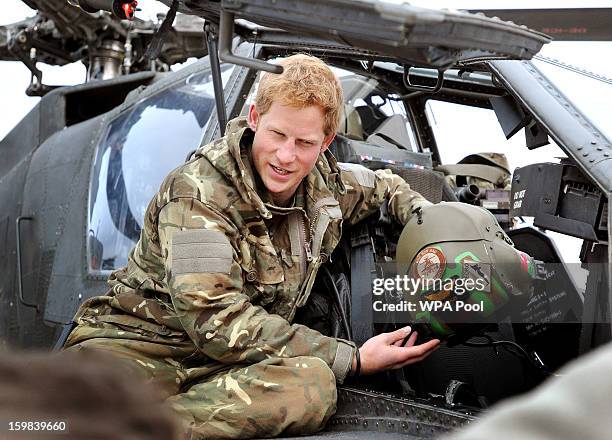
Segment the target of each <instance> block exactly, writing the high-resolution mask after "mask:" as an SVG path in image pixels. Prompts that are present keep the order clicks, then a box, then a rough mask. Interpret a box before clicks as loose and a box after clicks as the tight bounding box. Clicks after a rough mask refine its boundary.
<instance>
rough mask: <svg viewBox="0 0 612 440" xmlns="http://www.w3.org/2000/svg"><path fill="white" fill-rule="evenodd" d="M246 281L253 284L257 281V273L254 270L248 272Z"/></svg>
mask: <svg viewBox="0 0 612 440" xmlns="http://www.w3.org/2000/svg"><path fill="white" fill-rule="evenodd" d="M246 279H247V281H249V282H253V281H255V280H256V279H257V272H255V271H254V270H252V271H250V272H249V273H248V274H247V276H246Z"/></svg>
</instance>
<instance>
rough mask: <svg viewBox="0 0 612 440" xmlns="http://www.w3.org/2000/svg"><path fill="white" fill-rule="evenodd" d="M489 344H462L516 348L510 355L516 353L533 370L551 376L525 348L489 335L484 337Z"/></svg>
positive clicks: (466, 344) (465, 342)
mask: <svg viewBox="0 0 612 440" xmlns="http://www.w3.org/2000/svg"><path fill="white" fill-rule="evenodd" d="M484 336H485V337H486V338H487V339H488V340H489V342H483V343H479V342H468V341H464V342H462V344H463V345H465V346H468V347H493V348H496V347H497V346H502V347H506V349H508V348H509V347H512V348H515V349H516V350H517V351H516V352H515V351H513V350H508V351H509V352H510V353H514V354H517V355H520V356H522V357H523V358H525V359H526V360H527V362H528V363H529V365H531V366H532V367H533V368H535V369H536V370H537V371H539V372H540V373H542V374H544V375H546V376H550V374H551V373H550V372H549V371H548V370H547V369H546V368H545V367H544V366H543V365H538V364H537V363H536V362H534V360H533V359H532V358H531V356H529V353H527V351H525V349H524V348H523V347H521V346H520V345H519V344H517V343H516V342H514V341H496V340H494V339H493V338H492V337H491V336H489V335H484Z"/></svg>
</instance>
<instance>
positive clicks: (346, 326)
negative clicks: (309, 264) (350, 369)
mask: <svg viewBox="0 0 612 440" xmlns="http://www.w3.org/2000/svg"><path fill="white" fill-rule="evenodd" d="M321 269H323V272H324V273H325V275H326V276H327V278H328V279H329V281H330V282H331V286H332V292H333V293H334V300H335V303H336V307H338V311H339V312H340V318H342V325H343V326H344V332H345V333H346V336H347V338H348V339H349V340H350V341H352V340H353V332H352V331H351V327H350V325H349V322H348V318H347V317H346V313H345V311H344V307H342V301H341V300H340V292H338V288H337V287H336V283H334V278H333V277H332V274H331V272H330V271H329V269H328V268H327V267H325V266H321Z"/></svg>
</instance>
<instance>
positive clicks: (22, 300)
mask: <svg viewBox="0 0 612 440" xmlns="http://www.w3.org/2000/svg"><path fill="white" fill-rule="evenodd" d="M24 220H29V221H32V220H34V217H29V216H25V215H20V216H19V217H17V220H15V226H16V228H15V229H16V231H15V232H16V239H17V241H16V243H17V287H18V289H19V302H20V303H21V304H23V305H24V306H26V307H32V308H35V309H36V310H37V311H38V304H30V303H28V302H26V300H25V298H24V297H23V280H22V275H21V234H20V230H19V228H20V225H21V222H22V221H24Z"/></svg>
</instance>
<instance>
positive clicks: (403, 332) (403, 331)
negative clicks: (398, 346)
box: [381, 326, 412, 345]
mask: <svg viewBox="0 0 612 440" xmlns="http://www.w3.org/2000/svg"><path fill="white" fill-rule="evenodd" d="M411 331H412V328H411V327H410V326H406V327H404V328H400V329H398V330H395V331H394V332H389V333H383V334H382V335H381V336H383V335H384V340H385V342H386V343H387V344H389V345H391V344H395V343H396V342H397V341H403V340H404V338H405V337H406V336H408V335H409V334H410V332H411Z"/></svg>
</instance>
